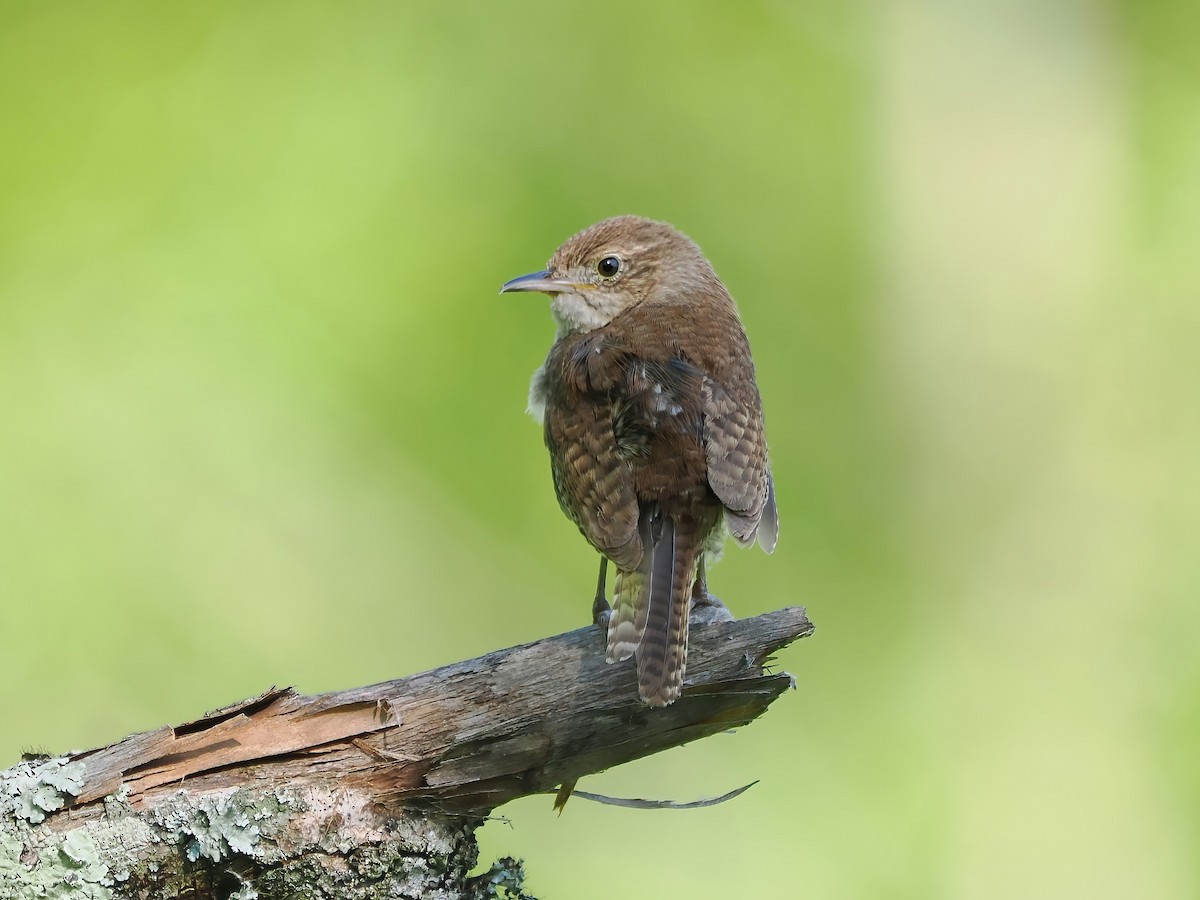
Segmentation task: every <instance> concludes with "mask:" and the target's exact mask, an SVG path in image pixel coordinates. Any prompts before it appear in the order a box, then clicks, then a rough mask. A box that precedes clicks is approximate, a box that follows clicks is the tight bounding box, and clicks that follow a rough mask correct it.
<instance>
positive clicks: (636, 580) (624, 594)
mask: <svg viewBox="0 0 1200 900" xmlns="http://www.w3.org/2000/svg"><path fill="white" fill-rule="evenodd" d="M645 585H646V579H645V577H643V575H642V573H641V572H623V571H621V570H619V569H618V570H617V581H616V584H615V585H614V586H613V602H612V615H611V616H610V617H609V619H608V654H607V655H606V656H605V659H606V660H608V662H610V663H614V662H621V661H622V660H626V659H629V657H631V656H633V652H634V651H635V650H637V647H638V644H640V643H641V642H642V634H643V632H645V630H646V604H645V602H644V601H643V598H642V594H643V593H644V588H645Z"/></svg>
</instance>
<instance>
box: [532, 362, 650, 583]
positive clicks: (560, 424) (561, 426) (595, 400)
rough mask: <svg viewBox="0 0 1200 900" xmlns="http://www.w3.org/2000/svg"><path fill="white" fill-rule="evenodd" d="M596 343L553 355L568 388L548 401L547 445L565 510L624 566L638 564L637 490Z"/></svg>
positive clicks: (563, 385) (560, 382)
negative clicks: (603, 383)
mask: <svg viewBox="0 0 1200 900" xmlns="http://www.w3.org/2000/svg"><path fill="white" fill-rule="evenodd" d="M594 349H595V348H594V347H592V346H591V344H590V343H588V344H584V345H582V346H579V347H576V348H574V349H573V352H570V353H564V354H562V358H556V356H555V354H553V353H552V355H551V359H550V360H548V361H547V364H548V365H555V366H559V367H560V368H559V373H560V377H559V379H558V381H557V382H556V383H557V385H559V389H560V390H565V391H566V392H567V393H566V394H565V395H564V396H556V397H553V398H552V399H551V402H549V403H547V406H546V412H545V420H544V424H545V437H546V446H547V447H548V448H549V450H550V459H551V468H552V471H553V475H554V491H555V493H556V494H557V495H558V502H559V505H560V506H561V507H562V509H563V512H565V513H566V514H567V517H568V518H570V519H571V520H572V521H573V522H574V523H575V524H576V525H578V526H579V530H580V531H582V532H583V535H584V537H586V538H587V539H588V540H589V541H590V542H591V543H592V545H593V546H594V547H595V548H596V549H597V550H599V551H600V552H601V553H603V554H604V555H605V556H607V557H608V558H609V559H611V560H612V561H613V563H614V564H616V566H617V567H618V568H620V569H625V570H633V569H636V568H637V567H638V565H639V564H640V563H641V560H642V542H641V537H640V536H639V534H638V502H637V496H636V495H635V493H634V484H633V474H632V471H631V470H630V465H629V462H628V459H627V458H626V456H625V455H623V454H622V453H621V450H620V448H619V447H618V443H617V437H616V434H615V432H614V411H613V405H612V402H611V401H610V400H609V398H608V396H607V392H605V391H604V390H597V388H599V387H600V386H601V381H602V380H603V379H606V378H608V377H609V373H608V372H606V371H603V370H602V369H601V367H602V366H603V365H604V361H603V360H602V359H601V357H602V355H603V354H599V353H595V352H593V351H594ZM613 374H614V376H615V372H614V373H613Z"/></svg>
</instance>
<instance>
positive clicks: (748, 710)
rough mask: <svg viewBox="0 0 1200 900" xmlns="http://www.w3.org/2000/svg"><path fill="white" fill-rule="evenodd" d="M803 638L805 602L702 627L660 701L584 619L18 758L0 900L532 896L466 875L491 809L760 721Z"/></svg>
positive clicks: (496, 870)
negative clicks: (676, 686) (439, 664)
mask: <svg viewBox="0 0 1200 900" xmlns="http://www.w3.org/2000/svg"><path fill="white" fill-rule="evenodd" d="M811 632H812V625H811V623H809V621H808V618H807V617H806V616H805V614H804V611H803V610H802V609H799V608H791V609H784V610H780V611H778V612H774V613H769V614H767V615H763V616H759V617H757V618H754V619H746V620H743V621H740V622H727V623H719V624H713V625H709V626H706V627H703V628H697V629H695V630H694V632H693V637H692V641H691V647H690V649H689V659H688V675H689V678H688V684H687V685H686V686H685V688H684V692H683V696H682V697H681V698H680V699H679V700H678V701H677V702H676V703H675V704H673V705H672V706H670V707H667V708H665V709H649V708H647V707H645V706H643V705H641V703H639V702H638V700H637V688H636V684H635V678H634V674H633V669H632V666H631V665H614V666H608V665H605V663H604V651H603V640H602V636H601V635H600V633H599V631H598V630H597V629H594V628H584V629H580V630H578V631H574V632H570V633H568V634H563V635H559V636H557V637H552V638H547V639H545V640H542V641H537V642H535V643H532V644H526V645H523V646H520V647H513V648H510V649H508V650H500V651H497V652H495V653H489V654H487V655H486V656H482V657H479V658H477V659H472V660H467V661H465V662H460V663H456V664H454V665H450V666H445V667H443V668H440V669H435V670H433V671H430V672H425V673H422V674H419V675H413V676H411V677H408V678H403V679H399V680H396V681H390V682H385V683H383V684H377V685H372V686H370V687H364V688H356V689H353V690H348V691H339V692H335V693H331V694H322V695H317V696H312V697H306V696H303V695H300V694H297V693H295V692H294V691H292V690H290V689H275V688H272V689H270V690H268V691H266V692H265V693H263V694H261V695H260V696H258V697H255V698H252V699H250V700H246V701H243V702H241V703H237V704H234V705H232V706H229V707H225V708H224V709H220V710H216V711H214V712H211V713H209V714H207V715H205V716H204V717H202V718H200V719H197V720H195V721H193V722H187V723H184V724H182V725H178V726H175V727H173V728H172V727H163V728H159V729H157V730H155V731H150V732H145V733H143V734H135V735H131V736H129V737H127V738H125V739H124V740H122V741H119V742H117V743H115V744H112V745H110V746H108V747H104V748H100V749H97V750H91V751H87V752H85V753H79V754H75V755H73V756H70V757H59V758H53V759H51V758H37V759H30V760H26V761H25V762H23V763H20V764H19V765H17V766H15V767H13V768H12V769H9V770H6V771H4V772H2V773H0V900H7V898H9V897H14V898H15V897H21V898H24V897H49V898H77V897H78V898H103V900H108V898H163V897H166V898H170V897H188V898H196V900H207V898H221V900H228V898H240V900H250V898H254V897H257V898H263V900H272V898H289V900H292V898H305V897H312V898H338V900H342V898H346V900H350V898H353V900H359V898H361V900H374V898H383V897H388V898H396V897H414V898H415V897H425V898H439V900H441V898H445V900H451V898H464V900H465V898H474V897H495V896H512V897H517V896H521V894H520V866H519V864H517V863H514V862H513V861H512V860H500V861H498V862H497V863H496V864H495V865H493V867H492V868H491V869H490V870H489V871H488V872H485V873H483V874H482V875H480V876H476V877H474V878H469V877H468V874H467V873H469V872H470V871H471V870H472V869H473V868H474V866H475V864H476V862H477V857H478V847H477V845H476V842H475V835H474V832H475V829H476V828H477V827H478V826H479V825H480V824H481V822H482V821H483V818H484V817H485V816H486V815H487V814H488V813H489V812H490V811H491V810H492V809H494V808H496V807H497V806H499V805H501V804H503V803H505V802H507V801H509V800H512V799H515V798H517V797H521V796H525V795H527V794H532V793H539V792H548V791H552V790H553V789H554V788H556V787H558V786H565V789H564V790H560V797H565V796H566V794H567V793H568V792H569V789H570V787H571V786H572V785H573V784H574V783H575V781H576V780H577V779H579V778H581V777H582V776H584V775H588V774H591V773H593V772H598V771H600V770H602V769H607V768H610V767H612V766H615V765H619V764H620V763H623V762H628V761H629V760H632V759H637V758H639V757H642V756H646V755H649V754H651V753H657V752H658V751H660V750H664V749H667V748H668V747H674V746H678V745H680V744H684V743H687V742H688V741H692V740H695V739H697V738H701V737H705V736H707V735H710V734H715V733H717V732H721V731H726V730H728V729H730V728H734V727H737V726H739V725H745V724H747V723H748V722H750V721H752V720H753V719H755V718H756V717H757V716H759V715H761V714H762V713H763V712H764V711H765V710H766V708H767V706H768V705H769V704H770V703H771V702H772V701H774V700H775V698H776V697H778V696H779V695H780V694H781V693H782V692H783V691H784V690H786V689H787V688H788V687H790V686H791V684H792V680H791V676H789V675H787V674H786V673H779V674H768V673H767V672H765V671H764V663H765V661H766V660H767V658H768V657H769V656H770V655H771V654H772V653H774V652H775V651H776V650H778V649H779V648H781V647H783V646H785V645H786V644H788V643H790V642H791V641H793V640H795V639H797V638H799V637H805V636H807V635H808V634H810V633H811ZM506 892H507V893H506Z"/></svg>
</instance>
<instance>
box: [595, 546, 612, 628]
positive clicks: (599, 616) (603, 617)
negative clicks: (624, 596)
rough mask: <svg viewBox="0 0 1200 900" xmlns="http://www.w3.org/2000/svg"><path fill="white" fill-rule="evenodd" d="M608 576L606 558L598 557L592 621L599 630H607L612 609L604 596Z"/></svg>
mask: <svg viewBox="0 0 1200 900" xmlns="http://www.w3.org/2000/svg"><path fill="white" fill-rule="evenodd" d="M607 575H608V557H607V556H604V555H603V554H601V555H600V576H599V577H598V578H597V579H596V599H595V600H593V601H592V621H593V622H595V623H596V624H597V625H599V626H600V627H601V628H605V629H607V628H608V619H609V616H611V615H612V607H611V606H609V605H608V599H607V598H606V597H605V596H604V595H605V590H604V581H605V578H606V577H607Z"/></svg>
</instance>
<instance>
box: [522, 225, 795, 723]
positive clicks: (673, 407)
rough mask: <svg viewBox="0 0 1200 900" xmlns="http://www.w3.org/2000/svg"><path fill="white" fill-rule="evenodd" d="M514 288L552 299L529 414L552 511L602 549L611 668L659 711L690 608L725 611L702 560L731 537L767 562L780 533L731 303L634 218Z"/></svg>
mask: <svg viewBox="0 0 1200 900" xmlns="http://www.w3.org/2000/svg"><path fill="white" fill-rule="evenodd" d="M508 291H536V292H540V293H543V294H548V295H549V296H550V298H551V301H550V309H551V312H552V314H553V316H554V320H555V322H556V323H557V325H558V332H557V334H556V335H555V341H554V345H553V346H552V347H551V348H550V353H549V355H548V356H547V357H546V361H545V363H544V364H543V365H542V366H541V368H539V369H538V370H537V371H536V372H535V373H534V376H533V383H532V384H531V386H530V390H529V411H530V412H531V413H532V414H533V415H534V416H535V417H536V418H539V419H540V420H541V421H542V423H543V427H544V430H545V438H546V446H547V448H549V450H550V466H551V471H552V473H553V476H554V489H555V492H556V493H557V495H558V502H559V505H560V506H562V509H563V512H565V513H566V514H567V516H568V517H569V518H570V519H571V520H572V521H573V522H574V523H575V524H576V525H578V526H579V530H580V531H582V532H583V535H584V537H586V538H587V539H588V541H589V542H590V543H591V544H592V546H593V547H595V548H596V549H597V550H599V551H600V553H601V562H600V584H599V586H598V588H597V599H596V606H595V607H594V614H595V615H596V617H597V620H598V621H602V620H603V618H604V617H607V619H608V623H607V628H608V655H607V659H608V661H609V662H610V663H612V662H617V661H620V660H625V659H628V658H629V657H630V656H632V657H634V659H635V660H636V664H637V676H638V694H639V695H640V696H641V699H642V700H643V701H644V702H645V703H647V704H649V705H650V706H665V705H667V704H669V703H671V702H673V701H674V700H675V699H676V698H677V697H678V696H679V692H680V689H681V687H682V685H683V675H684V668H685V666H686V663H687V636H688V619H689V613H690V612H691V610H692V608H693V607H694V606H701V605H708V606H713V605H717V606H719V602H718V601H716V600H715V598H711V597H710V596H709V594H708V588H707V583H706V578H705V570H704V555H705V553H706V552H709V553H712V552H716V551H718V550H719V549H720V546H721V544H722V543H723V541H724V538H725V535H726V533H727V532H728V533H731V534H732V535H733V536H734V538H736V539H737V540H738V541H739V542H740V543H742V544H750V543H752V542H753V541H754V540H755V539H757V540H758V543H759V544H760V545H761V546H762V548H763V549H764V550H766V552H768V553H770V552H771V551H772V550H774V549H775V540H776V537H777V536H778V533H779V524H778V518H777V515H776V511H775V491H774V487H773V485H772V480H771V469H770V466H769V465H768V462H767V442H766V437H765V434H764V432H763V415H762V400H761V399H760V397H759V394H758V385H757V384H756V383H755V380H754V362H753V360H752V359H751V358H750V344H749V343H748V341H747V340H746V332H745V330H744V329H743V328H742V323H741V320H740V319H739V318H738V313H737V307H736V306H735V305H734V302H733V298H732V297H730V295H729V292H728V291H727V290H726V289H725V286H724V285H723V284H722V283H721V281H720V279H718V278H717V275H716V273H715V272H714V271H713V268H712V266H711V265H710V264H709V262H708V260H707V259H705V258H704V255H703V254H702V253H701V252H700V249H699V247H697V246H696V245H695V244H694V243H693V242H692V241H691V240H689V239H688V238H687V237H685V236H684V235H682V234H680V233H679V232H678V231H676V230H675V229H674V228H672V227H671V226H670V225H666V224H664V223H661V222H653V221H650V220H648V219H642V218H639V217H637V216H619V217H617V218H612V219H606V220H604V221H603V222H599V223H597V224H596V225H593V226H591V227H590V228H587V229H585V230H583V231H581V232H580V233H579V234H577V235H575V236H574V237H572V238H570V239H569V240H568V241H567V242H566V243H565V244H563V245H562V246H561V247H559V248H558V250H557V251H556V252H555V254H554V256H553V257H552V258H551V260H550V263H549V265H548V266H547V268H546V269H545V270H544V271H541V272H534V273H533V274H531V275H523V276H521V277H520V278H514V279H513V280H512V281H509V282H508V283H507V284H505V285H504V287H503V288H502V289H501V292H502V293H503V292H508ZM608 560H611V561H612V563H613V564H614V566H615V567H616V569H617V577H616V585H615V587H614V591H613V606H612V611H611V614H609V613H608V605H607V602H606V601H605V599H604V576H605V571H606V566H607V561H608Z"/></svg>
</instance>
